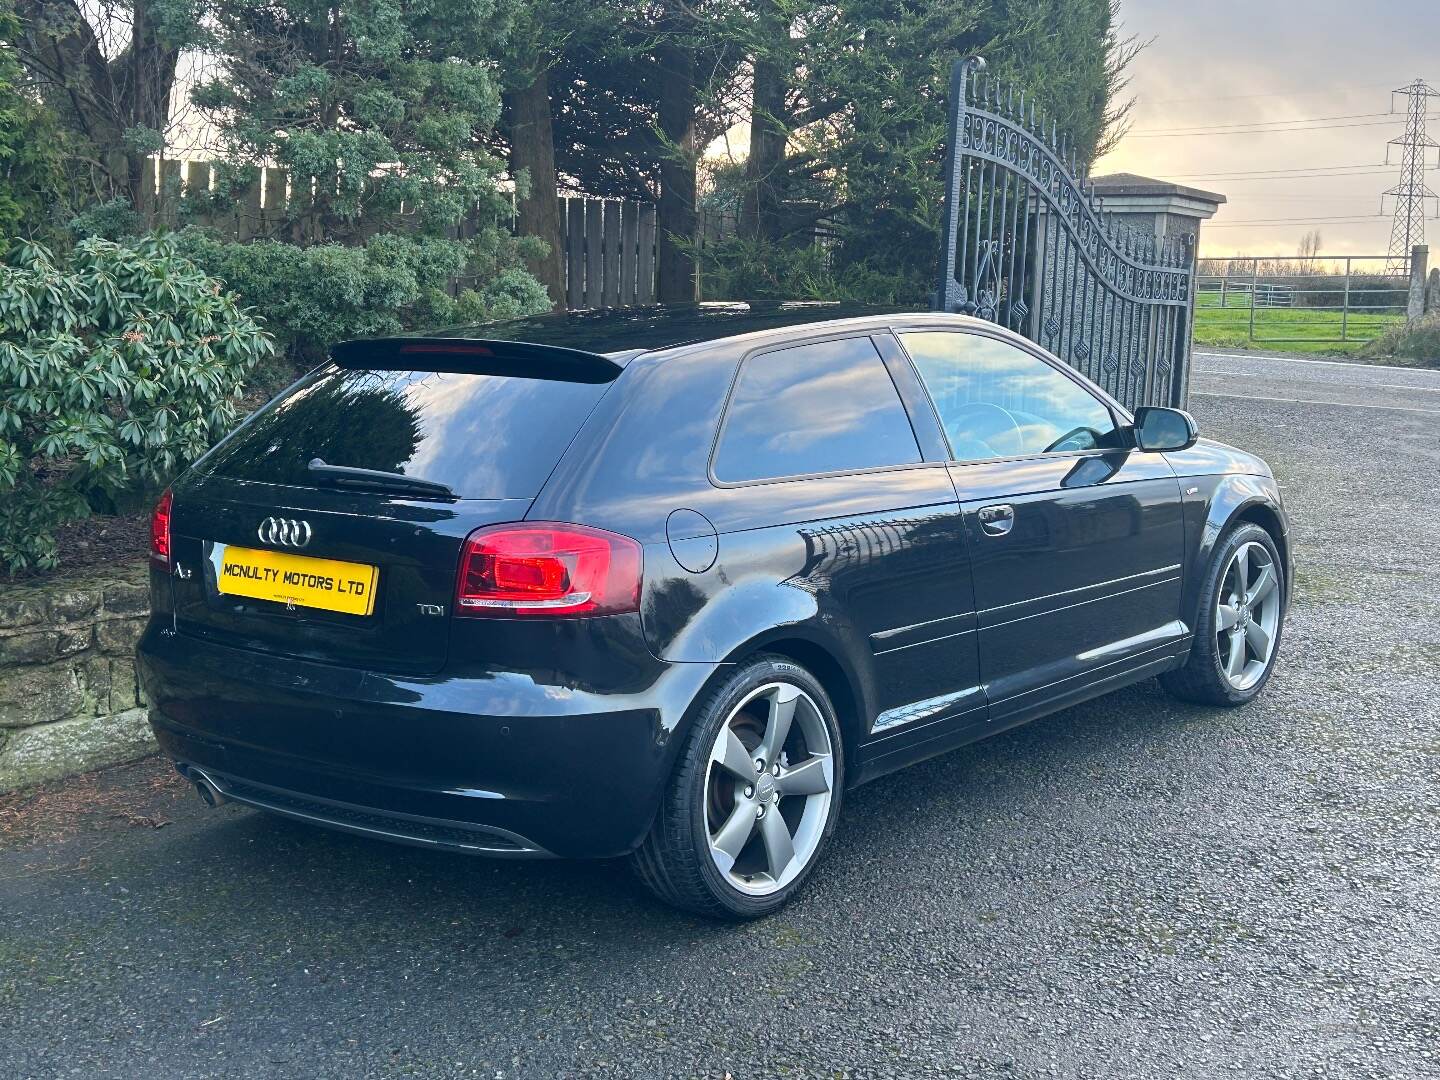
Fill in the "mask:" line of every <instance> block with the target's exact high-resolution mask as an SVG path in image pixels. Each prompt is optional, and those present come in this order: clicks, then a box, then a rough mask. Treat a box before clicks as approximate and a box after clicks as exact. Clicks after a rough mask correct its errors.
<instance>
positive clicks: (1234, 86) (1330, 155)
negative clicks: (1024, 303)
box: [1094, 0, 1440, 256]
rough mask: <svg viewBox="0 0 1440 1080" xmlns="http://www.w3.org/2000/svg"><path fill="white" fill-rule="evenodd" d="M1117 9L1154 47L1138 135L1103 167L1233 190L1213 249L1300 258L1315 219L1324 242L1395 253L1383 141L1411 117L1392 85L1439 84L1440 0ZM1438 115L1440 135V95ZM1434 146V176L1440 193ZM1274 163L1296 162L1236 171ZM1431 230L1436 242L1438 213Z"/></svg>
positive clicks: (1391, 179) (1255, 0) (1142, 71)
mask: <svg viewBox="0 0 1440 1080" xmlns="http://www.w3.org/2000/svg"><path fill="white" fill-rule="evenodd" d="M1120 17H1121V20H1122V22H1123V29H1124V32H1125V33H1127V34H1133V35H1134V36H1135V37H1136V38H1138V39H1140V40H1142V41H1149V42H1150V44H1149V45H1148V46H1147V47H1146V48H1145V49H1144V50H1143V51H1142V52H1141V53H1140V55H1139V56H1138V57H1137V58H1136V60H1135V62H1134V64H1133V65H1132V67H1131V69H1130V86H1129V89H1128V94H1129V96H1131V97H1133V98H1134V99H1135V107H1134V110H1133V113H1132V118H1131V129H1130V132H1129V133H1128V134H1127V135H1126V136H1125V137H1124V138H1123V139H1122V140H1121V141H1120V143H1119V145H1118V146H1117V147H1116V148H1115V150H1114V151H1113V152H1111V153H1110V154H1108V155H1106V156H1105V157H1104V158H1102V159H1101V160H1100V161H1098V162H1097V163H1096V165H1095V170H1094V171H1095V174H1096V175H1103V174H1105V173H1112V172H1134V173H1139V174H1141V175H1144V176H1153V177H1158V178H1161V179H1167V180H1174V181H1176V182H1177V183H1181V184H1187V185H1190V186H1192V187H1198V188H1204V189H1205V190H1208V191H1215V192H1219V193H1220V194H1222V195H1224V196H1225V197H1226V198H1227V200H1228V202H1227V204H1226V205H1225V206H1223V207H1222V208H1221V210H1220V212H1219V213H1218V214H1216V215H1215V217H1214V218H1213V219H1212V220H1211V221H1209V222H1208V223H1206V225H1204V226H1203V227H1202V229H1201V254H1202V255H1208V256H1222V255H1231V254H1237V255H1293V254H1295V251H1296V248H1297V246H1298V244H1299V242H1300V240H1301V238H1302V236H1303V235H1304V234H1305V233H1307V232H1308V231H1310V230H1312V229H1319V230H1320V233H1321V247H1320V251H1321V253H1322V254H1324V255H1383V254H1385V253H1386V251H1387V249H1388V247H1389V243H1390V224H1391V218H1390V216H1389V215H1390V212H1391V210H1392V209H1393V202H1394V201H1393V200H1390V199H1386V200H1385V201H1384V211H1385V216H1381V192H1383V191H1384V190H1385V189H1386V188H1388V187H1391V186H1393V185H1394V184H1396V183H1397V182H1398V181H1399V177H1400V168H1399V153H1398V148H1392V149H1391V152H1390V161H1391V162H1392V164H1391V165H1388V166H1387V165H1385V164H1384V163H1385V160H1386V157H1385V155H1386V145H1385V144H1386V142H1387V141H1388V140H1389V139H1391V138H1394V137H1396V136H1398V135H1400V134H1401V133H1402V132H1403V130H1404V123H1403V116H1398V115H1397V116H1390V115H1389V112H1390V109H1391V106H1392V102H1391V95H1390V91H1391V90H1392V89H1394V88H1396V87H1401V86H1405V85H1407V84H1409V83H1411V82H1413V81H1414V80H1415V79H1416V78H1417V77H1420V78H1423V79H1425V80H1427V81H1428V82H1429V83H1430V85H1431V86H1433V87H1435V88H1436V89H1437V90H1440V0H1344V2H1341V0H1248V2H1238V0H1204V2H1203V3H1201V2H1199V0H1192V2H1185V3H1181V2H1176V0H1120ZM1394 107H1395V108H1397V109H1403V108H1404V99H1403V98H1399V97H1397V98H1396V99H1395V102H1394ZM1430 114H1431V116H1432V117H1433V119H1432V120H1431V121H1430V125H1429V127H1430V135H1431V137H1432V138H1435V139H1436V140H1437V141H1440V97H1437V98H1435V99H1433V105H1432V107H1431V109H1430ZM1247 125H1248V126H1247ZM1342 125H1343V126H1342ZM1180 129H1200V131H1198V132H1197V131H1194V130H1189V131H1184V132H1183V133H1181V131H1180ZM1217 131H1223V132H1224V133H1223V134H1216V133H1215V132H1217ZM1201 132H1204V133H1201ZM1241 132H1244V133H1241ZM1435 154H1436V151H1434V150H1432V151H1431V154H1430V159H1429V160H1430V165H1431V166H1432V168H1431V169H1430V170H1429V171H1428V172H1427V181H1428V183H1429V186H1430V187H1431V189H1432V190H1435V191H1440V170H1436V169H1435V168H1433V166H1434V165H1435ZM1262 170H1269V172H1268V173H1267V174H1266V175H1271V176H1274V175H1281V173H1280V171H1281V170H1290V172H1289V173H1287V174H1284V175H1281V178H1280V179H1258V178H1257V177H1255V176H1253V175H1251V176H1244V177H1242V176H1237V175H1234V174H1236V173H1251V174H1254V173H1258V172H1261V171H1262ZM1299 170H1304V171H1307V172H1310V173H1314V172H1317V171H1325V172H1328V173H1330V174H1331V175H1327V176H1313V175H1310V176H1297V174H1296V171H1299ZM1217 174H1219V175H1217ZM1227 174H1228V175H1227ZM1427 212H1428V213H1429V214H1430V215H1432V216H1433V215H1434V214H1435V213H1436V207H1435V204H1434V203H1431V204H1429V207H1428V211H1427ZM1322 218H1329V219H1342V220H1328V221H1324V220H1318V219H1322ZM1277 219H1279V220H1283V221H1284V222H1286V223H1284V224H1281V223H1278V221H1277ZM1300 219H1305V220H1303V221H1301V220H1300ZM1427 233H1428V238H1429V241H1430V244H1431V246H1432V247H1434V246H1436V245H1440V221H1435V220H1430V221H1428V222H1427Z"/></svg>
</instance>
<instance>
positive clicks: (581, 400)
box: [171, 339, 620, 674]
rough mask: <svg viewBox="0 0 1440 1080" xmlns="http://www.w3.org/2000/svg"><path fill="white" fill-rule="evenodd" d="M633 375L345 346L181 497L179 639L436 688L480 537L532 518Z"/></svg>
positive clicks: (585, 364)
mask: <svg viewBox="0 0 1440 1080" xmlns="http://www.w3.org/2000/svg"><path fill="white" fill-rule="evenodd" d="M619 371H620V368H619V366H618V365H617V364H615V363H614V362H612V361H611V360H609V359H607V358H605V357H603V356H600V355H596V354H588V353H580V352H575V351H572V350H565V349H546V348H541V347H537V346H527V345H518V344H514V343H500V342H475V341H457V340H453V339H443V340H439V339H386V340H379V341H372V342H351V343H348V344H347V345H344V346H340V347H337V349H336V350H335V359H334V360H333V361H332V362H331V363H330V364H327V365H326V366H324V367H322V368H320V369H319V370H317V371H316V372H313V373H312V374H311V375H309V376H307V377H306V378H305V379H303V380H301V381H300V382H299V383H297V384H296V385H295V386H294V387H292V388H291V389H290V390H288V391H286V393H284V394H283V395H281V397H280V398H278V399H277V400H276V401H275V402H272V403H271V404H270V405H269V406H267V407H266V408H265V409H263V410H261V411H260V412H258V413H256V414H255V415H254V416H253V417H251V419H250V420H249V422H247V423H246V424H245V425H243V426H242V427H241V428H239V429H238V430H237V431H236V432H235V433H234V434H232V435H231V436H230V438H228V439H227V440H225V441H224V442H223V443H221V444H220V445H219V446H217V447H216V448H215V449H214V450H213V451H212V452H211V453H210V454H209V455H207V456H206V457H205V458H204V459H203V460H202V461H201V462H199V463H198V464H197V465H196V467H195V468H194V469H192V470H191V471H190V472H189V473H187V474H186V476H185V477H184V478H183V479H182V480H181V481H179V482H177V483H176V485H175V488H174V504H173V508H172V512H171V551H172V558H173V561H174V563H175V564H176V569H175V573H174V575H173V578H172V581H173V586H174V591H175V601H176V629H177V630H178V631H179V632H180V633H182V634H189V635H193V636H196V637H202V638H206V639H209V640H213V641H216V642H220V643H223V644H226V645H231V646H236V647H240V648H245V649H251V650H255V651H259V652H268V653H274V654H277V655H285V656H293V657H301V658H305V659H308V660H316V661H321V662H327V663H335V664H343V665H346V666H352V667H357V668H365V669H367V670H375V671H386V672H394V673H397V674H429V673H433V672H436V671H439V670H440V669H441V668H442V667H443V666H444V664H445V661H446V654H447V649H448V641H449V618H450V610H451V604H452V601H453V598H454V593H455V574H456V570H457V567H458V564H459V559H460V550H461V546H462V544H463V542H464V540H465V537H466V536H467V535H468V534H469V533H470V532H471V531H472V530H474V529H476V528H479V527H480V526H482V525H490V524H495V523H499V522H505V521H519V520H521V519H523V518H524V516H525V513H526V511H527V510H528V509H529V508H530V504H531V503H532V502H533V501H534V499H535V496H536V495H537V494H539V491H540V488H541V487H542V486H543V485H544V483H545V480H546V478H547V477H548V476H549V475H550V473H551V471H552V470H553V469H554V467H555V465H556V463H557V462H558V461H559V460H560V457H561V455H562V454H563V453H564V452H565V449H566V447H567V446H568V445H569V444H570V442H571V440H572V439H573V438H574V436H575V434H576V432H577V431H579V429H580V427H581V425H582V424H583V423H584V422H585V419H586V417H588V416H589V415H590V413H591V411H592V410H593V409H594V407H595V404H596V403H597V402H598V401H599V400H600V398H601V396H602V395H603V394H604V393H605V391H606V390H607V389H608V387H609V384H610V382H611V381H613V380H614V378H615V377H616V376H617V375H618V373H619ZM311 560H322V561H311ZM282 581H283V582H284V583H285V584H284V585H283V586H282V584H281V582H282Z"/></svg>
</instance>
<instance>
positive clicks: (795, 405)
mask: <svg viewBox="0 0 1440 1080" xmlns="http://www.w3.org/2000/svg"><path fill="white" fill-rule="evenodd" d="M1289 550H1290V545H1289V543H1288V542H1287V538H1286V524H1285V514H1284V510H1283V508H1282V505H1281V501H1280V493H1279V491H1278V490H1277V488H1276V484H1275V481H1274V479H1273V477H1272V476H1271V473H1270V470H1269V469H1268V468H1267V467H1266V466H1265V464H1264V463H1263V462H1261V461H1260V460H1258V459H1257V458H1255V457H1252V456H1251V455H1249V454H1246V453H1242V452H1241V451H1239V450H1235V449H1232V448H1230V447H1227V446H1224V445H1222V444H1220V443H1216V442H1210V441H1207V440H1203V439H1198V438H1197V436H1196V431H1195V427H1194V424H1193V421H1192V420H1191V419H1190V417H1189V416H1188V415H1187V414H1185V413H1183V412H1178V411H1174V410H1170V409H1165V408H1143V409H1139V410H1138V411H1137V412H1136V413H1135V414H1134V415H1132V414H1131V413H1129V412H1127V411H1126V410H1125V409H1124V408H1122V407H1121V406H1120V405H1119V404H1118V403H1117V402H1116V401H1115V400H1113V399H1112V398H1111V397H1110V396H1108V395H1107V394H1106V393H1105V392H1103V391H1102V390H1101V389H1099V388H1098V387H1097V386H1095V385H1093V384H1092V383H1090V382H1088V381H1086V380H1085V379H1084V378H1082V377H1081V376H1080V375H1078V374H1077V373H1076V372H1075V371H1073V370H1071V369H1070V368H1068V367H1067V366H1065V365H1064V364H1062V363H1061V362H1059V361H1058V360H1056V359H1055V358H1054V357H1052V356H1050V355H1049V354H1047V353H1046V352H1044V351H1043V350H1041V349H1040V348H1038V347H1037V346H1035V345H1034V344H1032V343H1030V342H1029V341H1026V340H1024V339H1023V338H1020V337H1018V336H1016V335H1014V334H1012V333H1009V332H1008V331H1006V330H1003V329H1001V328H998V327H996V326H995V325H993V324H990V323H986V322H981V321H977V320H974V319H969V318H965V317H963V316H957V315H943V314H911V313H904V312H886V311H876V310H873V309H872V310H864V311H857V310H853V309H844V308H833V307H828V306H816V305H803V304H796V305H771V306H764V307H762V306H755V307H747V306H746V305H699V306H688V307H680V308H652V309H642V310H635V311H617V312H612V313H593V312H592V313H578V314H570V315H556V316H545V317H540V318H535V319H529V320H522V321H519V322H514V323H506V324H497V325H494V326H489V327H483V328H478V329H475V330H471V331H459V332H449V333H445V334H441V335H437V336H430V337H407V338H391V339H382V340H369V341H353V342H349V343H346V344H343V345H340V346H338V347H337V348H336V349H335V350H334V352H333V355H332V359H331V361H330V362H329V363H327V364H326V365H324V366H323V367H321V368H319V369H318V370H316V371H314V372H312V373H311V374H309V375H307V376H306V377H305V378H303V379H301V380H300V381H299V382H297V383H296V384H295V385H294V386H292V387H290V388H289V389H288V390H287V391H286V392H285V393H283V394H281V395H280V396H279V397H278V398H277V399H276V400H275V401H273V402H271V403H270V404H269V405H268V406H266V407H265V408H263V409H261V410H260V411H259V412H257V413H255V414H254V415H253V416H252V417H251V418H250V419H249V420H248V421H247V422H246V423H245V424H244V425H242V426H241V427H240V428H239V429H238V430H237V431H236V432H235V433H234V434H232V435H231V436H230V437H229V438H227V439H226V440H225V441H224V442H222V443H220V444H219V445H218V446H217V447H215V449H214V450H212V451H211V452H210V453H209V454H208V455H206V456H205V457H204V458H203V459H202V460H201V461H200V462H199V463H198V464H196V465H195V466H194V467H193V468H191V469H190V470H189V471H188V472H186V473H185V474H184V475H183V476H182V477H181V478H180V479H178V480H177V481H176V482H175V484H174V486H173V488H172V489H171V490H170V491H168V492H167V493H166V494H165V496H164V497H163V499H162V500H161V502H160V504H159V506H158V507H157V508H156V511H155V515H154V521H153V543H152V573H151V586H152V593H153V615H152V616H151V619H150V623H149V626H148V628H147V630H146V632H145V635H144V638H143V640H142V642H141V645H140V659H141V669H142V677H143V680H144V686H145V690H146V692H147V694H148V697H149V701H150V702H151V714H150V715H151V719H152V723H153V725H154V728H155V733H156V735H157V737H158V738H159V741H160V744H161V746H162V747H163V748H164V749H165V751H166V752H167V753H169V754H170V755H171V757H173V758H174V760H175V762H176V763H177V767H178V768H179V770H180V772H181V773H182V774H183V775H184V776H186V777H187V778H188V779H189V780H191V781H192V782H193V783H194V784H195V785H196V786H197V788H198V789H199V791H200V793H201V795H202V796H204V797H205V798H206V800H207V801H210V802H220V801H224V800H234V801H236V802H239V803H245V804H249V805H251V806H256V807H261V808H263V809H265V810H268V811H272V812H274V813H277V814H282V815H286V816H288V817H291V818H297V819H300V820H303V821H309V822H313V823H315V824H318V825H325V826H330V827H333V828H337V829H343V830H348V831H350V832H353V833H360V834H364V835H367V836H372V837H382V838H386V839H390V840H397V841H403V842H408V843H412V844H419V845H424V846H428V847H433V848H444V849H450V850H454V851H459V852H470V853H478V854H485V855H494V856H512V857H523V856H532V857H540V856H563V857H603V856H628V857H629V858H630V859H631V860H632V862H633V864H634V866H635V867H636V869H637V870H638V872H639V875H640V877H641V878H642V879H643V880H644V881H645V882H646V883H647V884H648V885H649V886H650V888H651V889H653V890H654V891H655V892H656V893H658V894H659V895H660V896H661V897H663V898H664V899H666V900H668V901H670V902H672V903H674V904H677V905H680V906H682V907H685V908H689V909H692V910H694V911H698V912H702V913H706V914H710V915H717V916H726V917H732V918H743V917H750V916H756V915H760V914H763V913H766V912H769V911H773V910H775V909H776V908H778V907H779V906H780V905H781V904H783V903H784V902H785V901H786V900H787V899H788V898H789V897H790V896H791V895H793V894H794V892H795V891H796V890H797V889H798V888H800V887H801V886H802V885H803V883H804V882H805V880H806V878H807V876H808V875H809V874H810V873H811V872H812V871H813V870H814V868H815V866H816V863H817V861H818V859H819V858H820V856H821V854H822V853H823V852H824V850H825V847H826V845H827V842H828V841H829V839H830V837H831V834H832V832H833V831H834V829H835V822H836V817H837V815H838V813H839V810H840V804H841V799H842V797H843V795H844V793H845V791H847V790H848V789H849V788H851V787H853V786H855V785H856V784H859V783H862V782H864V781H866V780H869V779H872V778H874V777H877V776H880V775H882V774H885V773H888V772H890V771H892V770H894V769H898V768H901V767H902V766H905V765H908V764H910V763H912V762H915V761H919V760H921V759H923V758H927V757H930V756H931V755H934V754H938V753H941V752H943V751H946V750H949V749H951V748H953V747H957V746H960V745H962V744H964V743H968V742H971V741H973V740H976V739H979V738H983V737H985V736H987V735H991V734H993V733H995V732H999V731H1004V730H1005V729H1007V728H1010V727H1013V726H1014V725H1016V724H1021V723H1024V722H1025V721H1027V720H1031V719H1034V718H1035V717H1038V716H1042V715H1044V714H1047V713H1051V712H1054V711H1056V710H1058V709H1061V708H1064V707H1066V706H1069V705H1073V704H1075V703H1077V702H1080V701H1084V700H1086V699H1087V698H1091V697H1094V696H1096V695H1099V694H1103V693H1106V692H1108V691H1111V690H1114V689H1116V688H1117V687H1122V686H1125V685H1127V684H1129V683H1133V682H1136V681H1137V680H1140V679H1145V678H1149V677H1152V676H1159V677H1160V680H1161V682H1162V683H1163V685H1164V686H1166V687H1167V688H1169V689H1170V690H1171V691H1173V692H1175V693H1176V694H1178V695H1180V696H1182V697H1184V698H1187V699H1190V700H1194V701H1201V702H1208V703H1212V704H1216V705H1239V704H1242V703H1244V702H1246V701H1248V700H1249V699H1251V698H1253V697H1254V696H1255V695H1256V694H1258V693H1259V692H1260V691H1261V689H1262V688H1263V687H1264V686H1265V683H1266V681H1267V680H1268V679H1269V677H1270V673H1271V671H1272V668H1273V666H1274V663H1275V657H1276V652H1277V648H1278V645H1279V641H1280V636H1281V626H1282V622H1283V619H1284V615H1285V609H1286V601H1287V590H1288V587H1289V582H1290V580H1291V575H1290V572H1289V571H1290V555H1289Z"/></svg>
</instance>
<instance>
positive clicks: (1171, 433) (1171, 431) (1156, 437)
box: [1134, 405, 1200, 451]
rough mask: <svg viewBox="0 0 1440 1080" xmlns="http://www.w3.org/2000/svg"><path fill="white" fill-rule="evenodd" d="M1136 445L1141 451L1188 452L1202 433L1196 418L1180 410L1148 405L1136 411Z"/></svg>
mask: <svg viewBox="0 0 1440 1080" xmlns="http://www.w3.org/2000/svg"><path fill="white" fill-rule="evenodd" d="M1134 431H1135V445H1136V446H1138V447H1139V448H1140V449H1141V450H1150V451H1163V450H1188V449H1190V447H1192V446H1194V445H1195V440H1196V439H1198V438H1199V437H1200V431H1199V429H1198V428H1196V427H1195V418H1194V417H1193V416H1191V415H1190V414H1189V413H1188V412H1183V411H1182V410H1180V409H1161V408H1158V407H1155V406H1151V405H1146V406H1143V407H1141V408H1139V409H1136V410H1135V428H1134Z"/></svg>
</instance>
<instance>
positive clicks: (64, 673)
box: [0, 565, 155, 792]
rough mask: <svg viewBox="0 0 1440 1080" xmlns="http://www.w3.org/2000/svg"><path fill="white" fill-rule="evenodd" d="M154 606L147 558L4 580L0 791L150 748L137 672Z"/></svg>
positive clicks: (0, 587)
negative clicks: (53, 577) (110, 567)
mask: <svg viewBox="0 0 1440 1080" xmlns="http://www.w3.org/2000/svg"><path fill="white" fill-rule="evenodd" d="M148 609H149V591H148V587H147V584H146V568H145V567H144V565H140V566H137V567H133V568H129V569H126V570H122V571H114V572H111V573H109V574H107V575H106V576H104V577H99V578H84V579H77V580H67V581H59V582H49V583H40V584H35V585H26V584H14V583H11V582H6V581H4V580H0V792H5V791H10V790H12V789H15V788H21V787H28V786H30V785H32V784H38V783H41V782H43V781H46V780H54V779H57V778H59V777H62V776H69V775H71V774H73V773H78V772H84V771H85V770H87V769H94V768H98V767H99V766H101V765H112V764H115V763H117V762H121V761H129V760H132V759H134V758H137V757H143V756H144V755H145V754H148V753H151V752H153V751H154V749H155V743H154V741H153V739H152V738H151V735H150V728H149V725H148V723H147V722H146V718H145V709H144V707H143V706H144V702H143V701H142V700H141V697H140V691H139V689H138V687H137V686H136V681H135V643H136V641H137V640H139V637H140V633H141V630H142V629H143V628H144V626H145V619H146V615H147V612H148Z"/></svg>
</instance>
